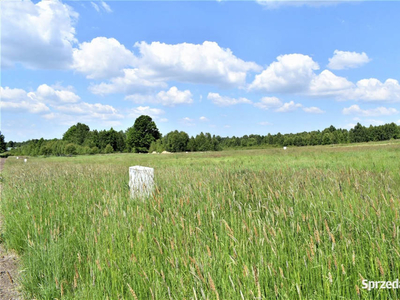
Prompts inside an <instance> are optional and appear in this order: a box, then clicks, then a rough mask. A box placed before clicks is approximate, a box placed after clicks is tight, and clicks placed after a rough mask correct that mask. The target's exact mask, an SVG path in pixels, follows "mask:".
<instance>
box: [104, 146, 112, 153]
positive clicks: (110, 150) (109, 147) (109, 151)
mask: <svg viewBox="0 0 400 300" xmlns="http://www.w3.org/2000/svg"><path fill="white" fill-rule="evenodd" d="M113 152H114V148H113V147H112V146H111V145H110V144H107V146H106V147H105V148H104V153H106V154H108V153H113Z"/></svg>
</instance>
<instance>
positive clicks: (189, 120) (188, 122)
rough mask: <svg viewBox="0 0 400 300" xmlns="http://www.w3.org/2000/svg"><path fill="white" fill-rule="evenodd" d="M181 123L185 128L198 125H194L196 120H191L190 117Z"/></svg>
mask: <svg viewBox="0 0 400 300" xmlns="http://www.w3.org/2000/svg"><path fill="white" fill-rule="evenodd" d="M181 122H182V123H183V124H185V126H195V125H196V124H195V123H194V120H193V119H191V118H189V117H185V118H183V119H181Z"/></svg>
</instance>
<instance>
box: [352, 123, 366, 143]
mask: <svg viewBox="0 0 400 300" xmlns="http://www.w3.org/2000/svg"><path fill="white" fill-rule="evenodd" d="M349 136H350V142H351V143H362V142H368V131H367V128H365V127H364V126H362V125H361V124H360V123H357V125H356V126H354V128H353V129H350V133H349Z"/></svg>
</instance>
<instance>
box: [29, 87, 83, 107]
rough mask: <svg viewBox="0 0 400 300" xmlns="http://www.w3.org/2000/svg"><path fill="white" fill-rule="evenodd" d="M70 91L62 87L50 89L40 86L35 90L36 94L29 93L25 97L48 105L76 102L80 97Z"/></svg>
mask: <svg viewBox="0 0 400 300" xmlns="http://www.w3.org/2000/svg"><path fill="white" fill-rule="evenodd" d="M70 89H71V88H64V87H62V86H57V87H51V86H48V85H47V84H42V85H40V86H39V87H38V88H37V90H36V92H29V93H28V94H27V95H28V97H29V98H31V99H36V100H38V101H40V102H43V103H50V104H58V103H75V102H78V101H79V100H80V97H79V96H78V95H76V94H75V93H74V92H73V91H71V90H70Z"/></svg>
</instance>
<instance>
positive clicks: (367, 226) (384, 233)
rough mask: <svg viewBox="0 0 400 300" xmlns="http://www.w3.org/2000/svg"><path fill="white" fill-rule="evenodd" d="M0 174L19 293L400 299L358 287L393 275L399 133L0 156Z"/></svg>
mask: <svg viewBox="0 0 400 300" xmlns="http://www.w3.org/2000/svg"><path fill="white" fill-rule="evenodd" d="M133 165H143V166H149V167H153V168H155V180H156V191H155V192H154V194H153V196H152V197H150V198H149V199H147V200H145V201H139V200H131V199H130V198H129V187H128V167H129V166H133ZM2 180H3V193H2V199H1V213H2V214H3V216H4V223H5V224H4V225H5V232H4V233H3V237H2V239H3V241H5V243H6V245H7V247H10V248H13V249H15V250H16V251H17V252H18V253H19V254H20V255H21V259H22V263H23V265H22V268H23V272H22V273H21V275H22V280H23V289H24V292H25V294H26V297H27V298H29V299H31V298H37V299H53V298H58V299H60V298H62V299H196V300H197V299H358V298H360V299H397V298H398V296H397V295H398V293H397V290H371V291H368V290H366V289H362V280H363V279H367V280H371V281H372V280H374V281H379V280H391V281H393V280H396V279H397V278H399V277H400V243H399V242H400V219H399V209H400V202H399V199H400V144H398V143H394V144H390V145H380V144H372V145H359V146H353V147H305V148H289V149H288V150H286V151H283V150H282V149H268V150H249V151H227V152H214V153H189V154H185V153H182V154H171V155H151V154H115V155H99V156H78V157H71V158H31V159H28V163H26V164H24V163H23V162H22V161H21V160H16V159H15V158H13V157H10V158H9V159H8V160H7V163H6V165H5V170H4V173H3V179H2Z"/></svg>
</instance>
